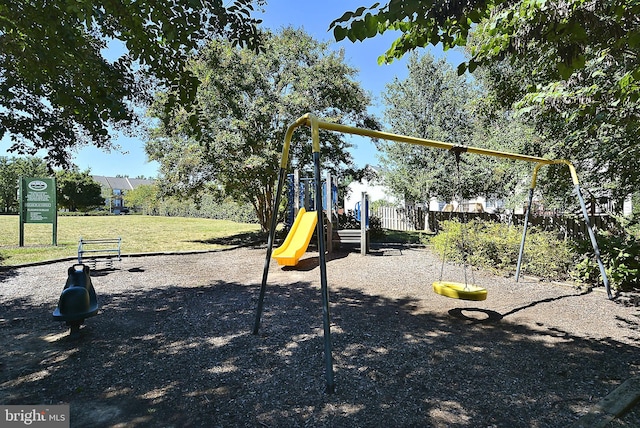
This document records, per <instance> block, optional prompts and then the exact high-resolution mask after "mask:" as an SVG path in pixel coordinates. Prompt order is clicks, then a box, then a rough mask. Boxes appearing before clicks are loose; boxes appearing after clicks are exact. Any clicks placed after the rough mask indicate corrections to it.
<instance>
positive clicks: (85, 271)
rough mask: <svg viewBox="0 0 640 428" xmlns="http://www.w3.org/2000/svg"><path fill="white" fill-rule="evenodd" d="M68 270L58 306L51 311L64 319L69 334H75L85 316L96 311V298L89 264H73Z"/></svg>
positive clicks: (57, 317) (56, 316) (78, 330)
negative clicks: (69, 328) (69, 329)
mask: <svg viewBox="0 0 640 428" xmlns="http://www.w3.org/2000/svg"><path fill="white" fill-rule="evenodd" d="M77 267H80V268H81V269H77ZM68 272H69V276H68V277H67V283H66V284H65V286H64V288H63V289H62V294H61V295H60V300H59V301H58V307H57V308H56V310H55V311H53V318H54V319H55V320H58V321H66V323H67V325H68V326H70V327H71V332H70V334H71V336H77V335H78V334H79V332H80V326H81V325H82V323H84V320H85V318H89V317H92V316H94V315H96V314H97V313H98V309H99V307H98V298H97V296H96V291H95V290H94V289H93V284H92V283H91V276H90V275H89V266H86V265H83V264H75V265H73V266H71V267H70V268H69V271H68Z"/></svg>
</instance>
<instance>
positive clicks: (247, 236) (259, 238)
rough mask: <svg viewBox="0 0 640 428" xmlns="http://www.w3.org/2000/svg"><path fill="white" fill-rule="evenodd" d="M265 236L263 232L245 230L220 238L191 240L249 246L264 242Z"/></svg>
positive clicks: (203, 242) (265, 240) (202, 242)
mask: <svg viewBox="0 0 640 428" xmlns="http://www.w3.org/2000/svg"><path fill="white" fill-rule="evenodd" d="M267 237H268V236H267V234H266V233H265V232H245V233H238V234H236V235H231V236H225V237H222V238H211V239H204V240H197V241H193V242H198V243H201V244H216V245H229V246H233V247H251V246H256V245H261V244H264V243H265V242H267Z"/></svg>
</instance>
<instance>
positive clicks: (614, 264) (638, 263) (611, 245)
mask: <svg viewBox="0 0 640 428" xmlns="http://www.w3.org/2000/svg"><path fill="white" fill-rule="evenodd" d="M597 240H598V247H599V249H600V255H601V257H602V262H603V264H604V266H605V272H606V273H607V277H608V278H609V283H610V285H611V288H613V289H614V290H618V291H631V290H640V277H639V274H640V240H638V238H636V237H634V236H632V235H631V234H629V233H627V232H626V231H625V230H618V231H606V232H599V233H598V234H597ZM578 251H579V252H580V253H581V254H583V258H582V261H581V262H580V263H578V264H577V265H576V266H575V268H574V269H573V271H572V272H571V276H572V277H573V278H574V279H575V280H576V281H580V282H585V283H592V284H593V283H598V282H601V277H600V268H599V266H598V264H597V263H596V262H595V260H594V254H593V249H592V247H591V242H590V241H584V242H581V243H580V244H579V245H578Z"/></svg>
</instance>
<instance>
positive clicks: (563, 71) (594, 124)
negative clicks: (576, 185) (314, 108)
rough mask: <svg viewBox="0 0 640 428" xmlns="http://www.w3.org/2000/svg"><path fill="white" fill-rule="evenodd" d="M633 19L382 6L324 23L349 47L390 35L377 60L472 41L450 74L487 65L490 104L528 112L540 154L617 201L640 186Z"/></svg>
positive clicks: (555, 0) (551, 5) (496, 2)
mask: <svg viewBox="0 0 640 428" xmlns="http://www.w3.org/2000/svg"><path fill="white" fill-rule="evenodd" d="M639 16H640V3H638V2H637V1H634V0H621V1H616V2H587V1H584V0H552V1H538V0H518V1H513V2H511V1H510V2H507V1H504V0H483V1H473V2H472V1H460V2H435V1H420V2H401V1H390V2H389V3H388V4H386V5H384V6H380V5H379V4H376V5H374V6H372V7H371V8H359V9H358V10H356V11H355V12H347V13H345V14H344V15H343V16H342V17H341V18H339V19H337V20H336V21H334V22H333V23H332V24H331V26H332V28H333V29H334V35H335V37H336V39H337V40H341V39H343V38H345V37H348V38H349V39H350V40H352V41H355V40H363V39H365V38H368V37H375V36H376V35H377V34H380V33H383V32H385V31H387V30H399V31H400V32H401V36H400V37H399V38H398V40H396V41H395V42H394V43H393V45H392V46H391V48H390V49H389V50H388V51H387V53H386V54H385V55H384V56H383V57H381V59H380V61H392V60H393V58H396V57H399V56H402V55H403V54H405V53H406V52H408V51H410V50H412V49H415V48H416V47H424V46H427V45H428V44H433V45H436V44H438V43H441V44H442V46H443V47H444V48H445V49H448V48H452V47H456V46H466V45H467V44H468V43H469V42H470V41H471V42H472V43H470V46H469V48H468V51H469V53H470V59H469V60H468V61H467V62H466V63H463V64H461V65H460V66H459V68H458V71H459V72H464V71H465V70H469V71H471V72H473V71H475V70H476V69H477V67H478V66H481V67H482V68H484V69H487V68H492V69H493V78H494V79H493V87H494V89H495V91H494V93H495V94H496V98H495V99H496V101H498V102H499V103H500V104H499V105H500V107H504V106H505V105H506V106H507V108H511V107H512V105H514V106H515V107H516V108H517V110H518V111H519V113H521V114H527V115H529V116H528V118H527V119H528V120H530V121H531V122H532V123H534V124H535V125H536V127H537V131H538V133H539V134H541V136H542V137H543V138H544V139H545V140H546V141H545V144H546V146H547V147H548V150H547V152H545V153H544V154H545V155H547V156H551V157H566V158H569V159H570V160H572V161H573V162H575V163H577V166H578V167H579V168H580V170H581V171H585V172H586V173H587V174H586V176H587V183H588V185H589V186H594V188H595V189H596V190H598V191H599V192H600V193H601V194H609V195H612V196H614V197H622V196H623V195H625V194H628V193H630V192H631V191H632V190H633V189H637V187H638V185H640V178H638V175H637V174H636V173H635V165H637V163H638V161H639V160H640V152H638V150H636V149H635V141H637V139H638V137H639V134H640V125H639V121H638V116H639V113H640V111H639V105H638V103H639V102H640V59H639V57H638V55H637V52H638V48H639V47H640V18H638V17H639ZM472 35H473V37H471V36H472ZM505 71H507V74H506V75H505V74H504V72H505ZM551 171H552V174H551V176H553V175H554V174H555V172H554V171H553V170H551ZM551 178H553V177H551ZM557 182H558V181H557V180H553V179H552V180H551V181H550V182H549V183H552V184H550V185H551V186H552V187H555V186H556V184H557Z"/></svg>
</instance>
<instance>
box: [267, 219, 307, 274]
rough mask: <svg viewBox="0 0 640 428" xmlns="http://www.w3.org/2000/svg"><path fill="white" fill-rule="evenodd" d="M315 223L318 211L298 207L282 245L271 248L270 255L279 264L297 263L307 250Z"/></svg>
mask: <svg viewBox="0 0 640 428" xmlns="http://www.w3.org/2000/svg"><path fill="white" fill-rule="evenodd" d="M316 224H318V213H317V212H315V211H309V212H306V210H305V209H304V208H300V211H298V215H297V216H296V220H295V221H294V222H293V226H291V230H290V231H289V234H288V235H287V237H286V238H285V240H284V242H283V243H282V245H281V246H279V247H278V248H276V249H275V250H273V253H272V254H271V257H273V258H274V259H276V261H277V262H278V264H279V265H280V266H295V265H297V264H298V260H300V257H302V255H303V254H304V253H305V251H307V247H308V246H309V241H311V235H313V231H314V230H315V228H316Z"/></svg>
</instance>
